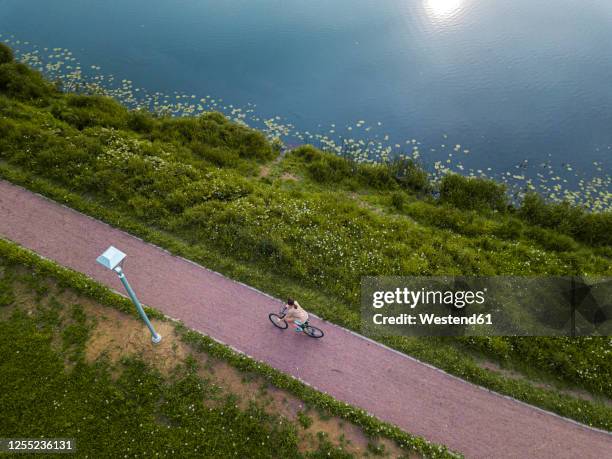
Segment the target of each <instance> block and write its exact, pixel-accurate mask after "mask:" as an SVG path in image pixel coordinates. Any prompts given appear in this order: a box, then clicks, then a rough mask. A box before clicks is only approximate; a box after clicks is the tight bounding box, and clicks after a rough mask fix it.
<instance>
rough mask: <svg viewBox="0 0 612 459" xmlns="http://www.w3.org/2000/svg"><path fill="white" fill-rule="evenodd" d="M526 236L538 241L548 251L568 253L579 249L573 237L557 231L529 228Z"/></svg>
mask: <svg viewBox="0 0 612 459" xmlns="http://www.w3.org/2000/svg"><path fill="white" fill-rule="evenodd" d="M526 236H528V237H529V238H531V239H533V240H534V241H536V242H537V243H538V244H540V245H541V246H542V247H543V248H544V249H546V250H552V251H555V252H567V251H570V250H576V249H578V245H577V244H576V242H574V240H573V239H572V238H571V237H569V236H566V235H564V234H559V233H557V232H555V231H551V230H547V229H544V228H538V227H537V226H535V227H531V228H529V229H528V230H527V231H526Z"/></svg>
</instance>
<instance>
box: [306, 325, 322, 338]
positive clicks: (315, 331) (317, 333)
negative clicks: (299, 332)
mask: <svg viewBox="0 0 612 459" xmlns="http://www.w3.org/2000/svg"><path fill="white" fill-rule="evenodd" d="M304 333H306V334H307V335H308V336H310V337H311V338H323V335H324V333H323V330H321V329H320V328H317V327H313V326H312V325H306V326H305V327H304Z"/></svg>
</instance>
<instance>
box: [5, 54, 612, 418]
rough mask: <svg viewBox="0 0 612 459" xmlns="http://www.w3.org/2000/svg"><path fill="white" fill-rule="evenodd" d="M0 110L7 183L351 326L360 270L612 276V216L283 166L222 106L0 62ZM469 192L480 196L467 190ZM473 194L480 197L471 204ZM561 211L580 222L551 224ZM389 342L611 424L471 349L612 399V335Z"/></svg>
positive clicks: (300, 158)
mask: <svg viewBox="0 0 612 459" xmlns="http://www.w3.org/2000/svg"><path fill="white" fill-rule="evenodd" d="M3 82H4V83H3ZM7 82H8V83H7ZM3 84H4V86H3ZM1 94H4V96H2V95H1ZM0 113H1V118H0V172H2V174H3V175H4V176H5V177H7V178H9V179H12V180H13V181H15V182H19V183H23V184H26V185H27V186H29V187H30V188H33V189H36V190H38V191H41V192H44V193H45V194H47V195H49V196H51V197H53V198H54V199H58V200H64V201H68V202H69V203H70V205H72V206H74V207H76V208H79V209H81V210H82V211H84V212H86V213H90V214H92V215H94V216H97V217H99V218H102V219H105V220H107V221H111V222H112V223H113V224H116V225H118V226H121V227H124V228H126V229H128V230H129V231H131V232H133V233H137V234H139V235H141V236H144V237H145V238H147V239H149V240H152V241H153V242H156V243H158V244H160V245H164V246H166V247H168V248H170V249H172V250H174V251H175V252H178V253H181V254H183V255H185V256H187V257H189V258H192V259H194V260H196V261H199V262H202V263H204V264H205V265H207V266H209V267H211V268H213V269H217V270H219V271H221V272H224V273H227V274H228V275H230V276H232V277H235V278H238V279H240V280H243V281H246V282H249V283H251V284H253V285H255V286H257V287H259V288H261V289H263V290H265V291H268V292H270V293H272V294H275V295H280V296H287V295H291V296H297V297H299V298H300V299H304V301H303V303H304V304H306V305H307V306H308V308H310V309H311V310H313V311H315V312H316V313H317V314H319V315H321V316H323V317H325V318H328V319H330V320H333V321H336V322H338V323H341V324H343V325H345V326H348V327H350V328H353V329H358V328H359V315H358V306H359V302H358V293H359V279H360V276H362V275H367V274H378V275H380V274H400V275H411V274H419V275H428V274H482V275H487V274H514V275H530V274H567V273H590V274H607V275H609V274H610V273H612V268H611V264H610V256H611V249H610V245H609V243H608V242H607V240H606V239H605V235H608V237H609V234H611V233H612V231H609V230H610V226H609V225H608V222H609V221H610V219H609V217H610V214H604V215H599V216H590V215H586V214H583V213H580V212H577V211H575V210H573V209H569V208H564V207H563V206H557V207H551V206H548V207H547V206H545V205H543V204H542V203H541V202H539V201H537V200H536V201H535V202H534V203H532V204H531V205H530V206H529V207H526V208H524V209H519V210H515V209H507V208H506V206H505V205H500V202H499V194H498V193H497V190H496V189H495V186H491V184H490V183H484V184H482V185H483V186H481V187H480V188H478V187H479V186H480V184H478V183H477V185H478V186H477V187H476V188H475V189H473V188H474V187H472V189H471V188H470V187H471V186H472V185H471V184H467V185H466V184H465V183H463V184H462V183H459V184H458V185H457V184H454V185H453V184H452V183H450V182H449V183H450V185H453V186H454V188H449V187H450V185H449V187H447V188H449V189H447V190H446V192H445V193H443V195H442V198H441V199H440V200H434V199H433V198H431V197H425V198H423V197H422V195H423V194H425V193H426V191H427V188H428V186H429V185H428V184H427V183H426V182H424V181H423V180H422V178H423V177H422V174H419V172H418V170H417V171H414V170H412V169H410V170H408V173H407V174H405V176H404V177H403V178H404V180H397V179H396V176H397V174H391V173H390V168H388V167H385V166H380V167H376V166H359V165H355V164H352V163H350V162H347V161H345V160H342V159H338V158H335V157H332V156H330V155H326V154H323V153H321V152H318V151H316V150H314V149H309V148H302V149H299V150H298V151H295V152H293V153H291V154H290V155H289V156H288V157H287V158H285V159H283V160H282V161H280V162H274V163H272V160H273V159H274V158H275V157H276V155H277V151H275V150H274V148H272V147H271V146H270V145H269V144H268V143H267V142H266V141H265V139H264V138H263V137H262V136H261V135H260V134H259V133H256V132H253V131H249V130H247V129H243V128H241V127H239V126H237V125H234V124H232V123H229V122H227V121H226V120H225V119H224V118H223V117H221V116H220V115H218V114H210V115H206V116H204V117H202V118H200V119H197V120H194V119H168V118H153V117H151V116H148V115H147V114H143V113H129V112H127V111H126V110H124V109H123V108H122V107H121V106H119V105H117V104H116V103H114V102H112V101H110V100H108V99H104V98H99V97H87V96H75V95H63V94H60V93H57V92H54V91H53V89H52V88H50V87H48V86H47V85H45V83H44V82H43V81H42V80H39V79H38V77H37V76H36V75H35V74H31V73H30V72H29V71H28V70H27V69H25V68H22V67H19V66H16V65H15V64H12V63H7V64H5V65H3V66H0ZM262 165H265V168H266V171H267V172H266V174H267V176H265V177H260V176H259V174H260V172H259V171H260V168H261V166H262ZM288 174H291V175H288ZM293 178H297V179H298V180H293ZM466 190H467V193H468V194H467V196H468V197H471V198H473V199H467V200H466V199H465V191H466ZM71 192H72V194H71ZM458 197H461V199H458ZM464 201H465V202H470V203H475V204H474V205H473V206H472V207H473V208H472V209H458V208H457V207H456V206H457V205H461V202H464ZM559 215H561V217H563V218H561V217H559ZM555 218H556V219H557V220H559V218H561V220H563V221H565V220H567V222H569V223H567V224H565V226H563V225H561V224H558V225H557V226H556V227H555V228H556V229H554V228H549V227H546V226H550V224H549V223H550V222H554V221H555ZM542 219H543V220H542ZM589 219H590V220H589ZM591 220H592V221H591ZM585 228H588V231H590V232H588V231H587V229H585ZM599 235H603V236H602V237H599ZM384 341H385V343H386V344H389V345H391V346H393V347H395V348H398V349H400V350H402V351H404V352H407V353H410V354H412V355H415V356H417V357H419V358H421V359H424V360H427V361H429V362H432V363H434V364H435V365H437V366H439V367H442V368H445V369H447V370H448V371H451V372H453V373H454V374H457V375H459V376H462V377H465V378H466V379H468V380H471V381H474V382H477V383H479V384H483V385H485V386H487V387H491V388H493V389H495V390H498V391H500V392H503V393H507V394H510V395H513V396H515V397H518V398H521V399H523V400H526V401H528V402H530V403H534V404H538V405H540V406H544V407H546V408H548V409H552V410H554V411H557V412H560V413H561V414H564V415H566V416H570V417H574V418H576V419H579V420H582V421H583V422H587V423H593V424H595V425H599V426H603V427H606V428H610V425H611V424H610V421H609V420H610V418H611V414H610V410H609V408H606V407H605V406H604V405H598V404H592V403H589V402H586V401H581V400H576V399H574V398H571V397H564V396H561V395H559V394H558V393H556V392H555V391H551V390H544V389H537V388H535V387H533V386H532V385H531V384H529V383H528V382H526V381H522V380H519V381H516V380H509V379H507V378H504V377H502V376H500V375H499V374H495V373H493V372H491V371H488V370H485V369H483V368H481V367H479V366H478V365H477V363H476V361H475V360H474V359H473V358H472V357H471V356H470V352H472V351H477V352H479V353H482V354H484V355H485V356H487V357H488V358H492V359H494V360H496V361H501V362H502V363H504V364H506V365H511V364H512V363H513V362H520V363H521V365H522V366H523V367H527V368H537V369H538V374H539V376H542V377H544V378H545V379H547V380H548V381H551V380H552V381H555V382H560V383H563V384H565V385H569V386H575V387H578V388H582V389H586V390H588V391H589V392H591V393H592V394H595V395H596V396H605V397H610V395H611V393H612V386H611V383H610V381H611V378H610V375H611V374H612V363H611V362H610V359H609V353H610V348H611V344H610V341H609V340H608V339H606V338H589V339H573V340H572V339H551V338H527V339H520V338H490V339H480V338H471V339H463V340H451V339H420V340H416V339H404V338H389V339H385V340H384Z"/></svg>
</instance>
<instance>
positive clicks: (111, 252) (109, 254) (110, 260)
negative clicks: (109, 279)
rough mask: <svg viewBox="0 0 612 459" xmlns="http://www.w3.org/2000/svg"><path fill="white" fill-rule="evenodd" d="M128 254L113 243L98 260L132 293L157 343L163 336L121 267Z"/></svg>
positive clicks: (131, 296) (153, 339) (133, 300)
mask: <svg viewBox="0 0 612 459" xmlns="http://www.w3.org/2000/svg"><path fill="white" fill-rule="evenodd" d="M126 256H127V255H126V254H125V253H123V252H122V251H121V250H119V249H116V248H115V247H113V246H112V245H111V246H110V247H109V248H108V249H106V250H105V251H104V253H103V254H102V255H100V256H99V257H98V258H97V259H96V261H97V262H98V263H100V264H101V265H102V266H104V267H105V268H107V269H110V270H111V271H114V272H115V273H116V274H117V275H118V276H119V280H120V281H121V283H122V284H123V286H124V287H125V289H126V290H127V292H128V295H130V298H131V299H132V302H133V303H134V305H135V306H136V309H137V310H138V314H140V317H142V320H144V322H145V324H147V327H149V330H150V331H151V337H152V338H151V339H152V341H153V342H154V343H155V344H157V343H159V342H160V341H161V339H162V337H161V335H159V334H158V333H157V332H156V331H155V329H154V328H153V325H152V324H151V321H149V318H148V317H147V314H146V313H145V311H144V309H143V308H142V305H141V304H140V301H138V298H137V297H136V293H134V290H132V287H131V286H130V283H129V282H128V280H127V278H126V277H125V274H124V273H123V269H122V268H121V265H122V264H123V262H124V261H125V257H126Z"/></svg>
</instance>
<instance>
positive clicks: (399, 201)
mask: <svg viewBox="0 0 612 459" xmlns="http://www.w3.org/2000/svg"><path fill="white" fill-rule="evenodd" d="M405 204H406V195H405V194H404V193H402V192H400V191H395V192H393V193H391V205H392V206H393V207H395V208H396V209H397V210H399V211H402V210H404V205H405Z"/></svg>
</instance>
